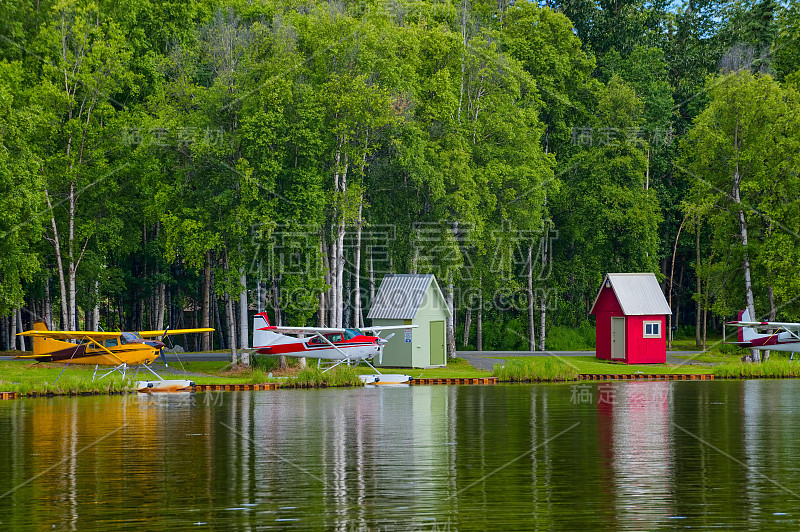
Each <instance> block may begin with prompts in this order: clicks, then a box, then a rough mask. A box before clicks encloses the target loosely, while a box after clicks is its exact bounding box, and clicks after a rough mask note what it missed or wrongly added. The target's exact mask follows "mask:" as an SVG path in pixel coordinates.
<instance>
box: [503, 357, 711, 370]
mask: <svg viewBox="0 0 800 532" xmlns="http://www.w3.org/2000/svg"><path fill="white" fill-rule="evenodd" d="M505 359H506V361H507V362H506V365H508V363H510V362H512V361H524V360H548V359H554V360H559V361H561V362H562V363H563V364H565V365H566V366H568V367H569V368H570V369H571V370H573V371H575V373H594V374H616V373H625V374H628V373H647V374H664V373H678V374H684V373H695V374H700V373H711V368H710V367H708V366H692V365H689V364H682V365H672V364H622V363H617V362H608V361H605V360H598V359H597V358H595V357H593V356H578V357H574V356H569V357H559V358H556V357H506V358H505Z"/></svg>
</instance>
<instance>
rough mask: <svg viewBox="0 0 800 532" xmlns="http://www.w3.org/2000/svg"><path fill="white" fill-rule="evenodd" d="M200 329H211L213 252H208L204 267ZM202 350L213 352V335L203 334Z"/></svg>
mask: <svg viewBox="0 0 800 532" xmlns="http://www.w3.org/2000/svg"><path fill="white" fill-rule="evenodd" d="M200 327H202V328H206V327H211V251H206V260H205V266H204V267H203V308H202V318H201V323H200ZM200 349H201V350H202V351H210V350H211V333H207V332H205V333H202V336H201V345H200Z"/></svg>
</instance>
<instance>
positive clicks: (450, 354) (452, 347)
mask: <svg viewBox="0 0 800 532" xmlns="http://www.w3.org/2000/svg"><path fill="white" fill-rule="evenodd" d="M453 290H454V289H453V274H452V273H450V274H449V275H448V281H447V298H446V302H447V310H449V311H450V316H449V317H448V318H447V322H446V324H447V358H449V359H450V360H452V359H454V358H456V331H455V308H454V306H453Z"/></svg>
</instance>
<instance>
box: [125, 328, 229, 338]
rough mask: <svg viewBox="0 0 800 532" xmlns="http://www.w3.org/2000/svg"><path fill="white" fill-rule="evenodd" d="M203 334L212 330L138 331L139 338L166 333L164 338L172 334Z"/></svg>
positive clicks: (212, 330)
mask: <svg viewBox="0 0 800 532" xmlns="http://www.w3.org/2000/svg"><path fill="white" fill-rule="evenodd" d="M205 332H214V329H210V328H203V329H162V330H160V331H139V333H138V334H139V336H141V337H142V338H153V337H155V336H164V333H167V334H166V336H171V335H173V334H189V333H205Z"/></svg>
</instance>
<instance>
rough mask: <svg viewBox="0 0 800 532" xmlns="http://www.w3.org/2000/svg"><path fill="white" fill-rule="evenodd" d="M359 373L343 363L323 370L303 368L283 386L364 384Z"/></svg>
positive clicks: (306, 386)
mask: <svg viewBox="0 0 800 532" xmlns="http://www.w3.org/2000/svg"><path fill="white" fill-rule="evenodd" d="M358 375H359V373H358V372H357V371H356V369H355V368H354V367H352V366H347V365H344V364H341V365H339V366H336V367H335V368H333V369H331V370H329V371H325V372H323V370H322V369H321V368H318V367H316V366H308V367H305V368H303V369H301V370H300V371H299V372H298V374H297V375H296V376H294V377H291V378H289V379H288V380H286V382H285V383H284V384H283V385H282V386H281V387H286V388H319V387H329V386H363V385H364V383H363V382H362V381H361V379H360V378H359V377H358Z"/></svg>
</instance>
